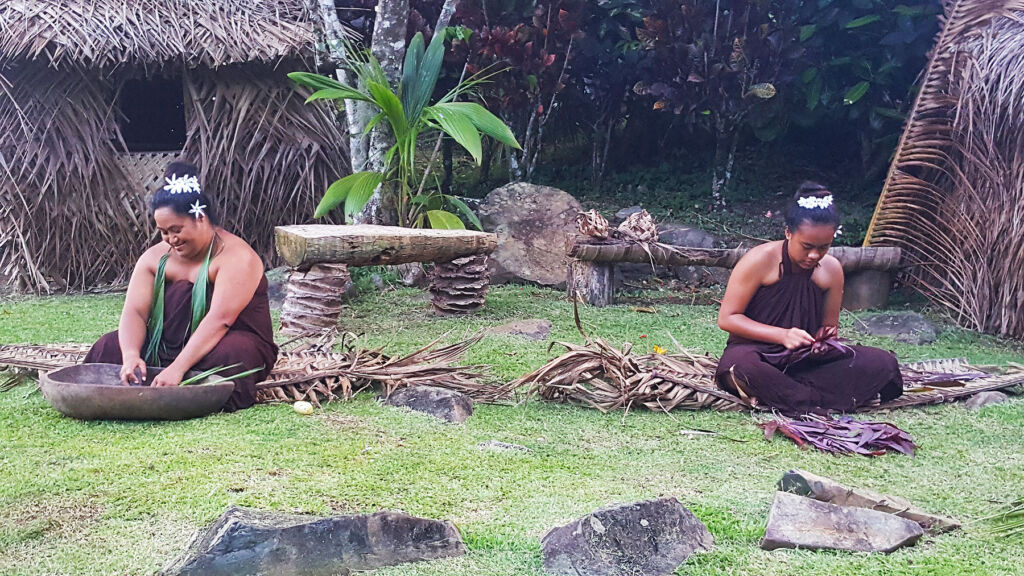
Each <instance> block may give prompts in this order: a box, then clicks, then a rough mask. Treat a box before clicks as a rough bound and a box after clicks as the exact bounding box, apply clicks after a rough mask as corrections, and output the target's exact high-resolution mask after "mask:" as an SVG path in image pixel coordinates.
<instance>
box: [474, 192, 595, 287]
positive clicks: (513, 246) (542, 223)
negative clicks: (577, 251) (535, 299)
mask: <svg viewBox="0 0 1024 576" xmlns="http://www.w3.org/2000/svg"><path fill="white" fill-rule="evenodd" d="M582 211H583V207H582V206H581V205H580V203H579V202H578V201H577V200H576V199H575V198H573V197H572V196H571V195H569V194H568V193H567V192H565V191H563V190H559V189H557V188H552V187H550V186H539V185H536V184H528V183H525V182H513V183H511V184H506V185H505V186H502V187H501V188H497V189H495V190H492V191H491V192H490V193H489V194H487V197H486V198H484V201H483V202H482V203H481V204H480V207H479V208H478V209H477V215H478V216H479V217H480V223H481V224H482V225H483V229H484V231H485V232H493V233H494V234H495V235H496V236H497V237H498V248H497V249H496V250H495V251H494V253H493V254H491V257H490V258H488V264H489V265H491V266H492V267H493V271H492V273H491V283H493V284H500V283H503V282H529V283H534V284H541V285H544V286H554V287H559V288H564V287H565V278H566V269H567V267H568V261H567V259H566V243H567V240H568V238H569V234H570V233H571V232H574V231H575V230H576V215H577V214H579V213H580V212H582Z"/></svg>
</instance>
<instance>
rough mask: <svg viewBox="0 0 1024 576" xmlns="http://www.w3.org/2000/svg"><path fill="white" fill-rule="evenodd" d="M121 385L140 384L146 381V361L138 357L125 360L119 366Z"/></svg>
mask: <svg viewBox="0 0 1024 576" xmlns="http://www.w3.org/2000/svg"><path fill="white" fill-rule="evenodd" d="M119 376H120V377H121V384H124V385H125V386H128V385H129V384H141V383H142V382H144V381H145V380H146V361H145V360H143V359H142V358H139V357H138V356H135V357H134V358H127V359H126V360H125V361H124V364H123V365H122V366H121V373H120V374H119Z"/></svg>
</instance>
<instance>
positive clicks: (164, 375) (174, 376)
mask: <svg viewBox="0 0 1024 576" xmlns="http://www.w3.org/2000/svg"><path fill="white" fill-rule="evenodd" d="M184 376H185V371H184V370H181V369H179V368H178V367H177V366H175V365H174V364H173V363H172V364H171V365H170V366H168V367H167V368H164V369H163V370H162V371H161V372H160V373H159V374H157V375H156V376H155V377H154V378H153V384H151V385H152V386H177V385H178V384H181V379H182V378H183V377H184Z"/></svg>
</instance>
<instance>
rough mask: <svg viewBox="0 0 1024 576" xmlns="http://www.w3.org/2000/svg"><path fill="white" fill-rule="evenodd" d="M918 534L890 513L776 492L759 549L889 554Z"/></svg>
mask: <svg viewBox="0 0 1024 576" xmlns="http://www.w3.org/2000/svg"><path fill="white" fill-rule="evenodd" d="M922 535H924V530H923V529H922V528H921V527H920V526H919V525H918V524H917V523H916V522H913V521H911V520H907V519H906V518H900V517H899V516H896V515H893V514H887V513H885V512H876V511H875V510H868V509H867V508H847V507H845V506H836V505H835V504H829V503H827V502H819V501H818V500H813V499H811V498H805V497H803V496H797V495H796V494H790V493H788V492H776V493H775V501H774V502H772V509H771V511H770V512H769V513H768V526H767V528H765V531H764V539H763V540H761V548H764V549H765V550H775V549H776V548H802V549H805V550H822V549H826V550H846V551H850V552H892V551H893V550H896V549H897V548H901V547H903V546H911V545H913V544H914V543H915V542H917V541H918V539H919V538H921V536H922Z"/></svg>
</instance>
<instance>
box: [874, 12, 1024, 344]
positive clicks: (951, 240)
mask: <svg viewBox="0 0 1024 576" xmlns="http://www.w3.org/2000/svg"><path fill="white" fill-rule="evenodd" d="M1020 10H1024V2H1021V1H1020V0H955V1H953V0H951V1H947V2H945V12H946V17H945V23H944V26H943V28H942V31H941V32H940V33H939V35H938V38H937V40H936V44H935V47H934V48H933V50H932V53H931V57H930V60H929V63H928V66H927V68H926V72H925V76H924V82H923V84H922V86H921V89H920V91H919V92H918V96H917V98H916V101H915V103H914V106H913V108H912V110H911V113H910V115H909V116H908V120H907V125H906V128H905V129H904V133H903V135H902V137H901V138H900V142H899V145H898V147H897V150H896V154H895V156H894V160H893V163H892V165H891V166H890V169H889V175H888V177H887V179H886V183H885V186H884V188H883V190H882V194H881V197H880V198H879V201H878V204H877V206H876V208H875V214H874V217H873V218H872V221H871V225H870V226H869V228H868V232H867V237H866V239H865V245H868V244H870V245H890V246H899V247H902V248H903V252H904V259H905V263H906V264H908V265H909V268H908V270H909V271H908V272H907V280H908V281H909V282H910V283H911V284H913V285H914V286H916V287H917V288H918V289H919V290H920V291H921V292H923V293H924V294H925V295H926V296H927V297H928V298H929V299H930V300H932V301H933V302H935V303H936V304H938V305H939V306H940V307H942V308H943V309H944V310H945V311H946V312H947V314H948V315H949V316H950V317H951V318H952V319H953V320H954V321H956V322H957V323H959V324H960V325H962V326H965V327H968V328H971V329H975V330H981V331H986V332H995V333H1000V334H1006V335H1011V336H1016V337H1020V336H1024V301H1022V300H1021V299H1019V298H1018V297H1017V295H1018V294H1020V293H1021V291H1022V290H1024V279H1022V277H1021V275H1020V273H1019V270H1020V268H1021V266H1022V264H1024V261H1022V257H1021V254H1024V239H1022V236H1024V219H1022V216H1024V208H1022V207H1021V206H1022V203H1024V135H1022V133H1024V113H1022V110H1021V107H1020V105H1019V102H1020V101H1021V100H1022V99H1024V64H1022V63H1021V61H1020V59H1019V58H1018V56H1017V55H1018V54H1019V53H1020V50H1021V47H1022V44H1024V22H1022V21H1021V18H1020V14H1019V11H1020Z"/></svg>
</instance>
